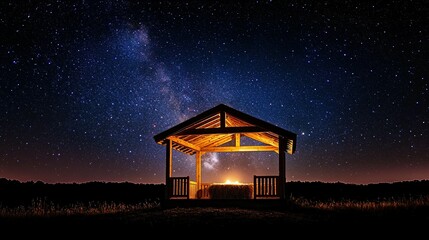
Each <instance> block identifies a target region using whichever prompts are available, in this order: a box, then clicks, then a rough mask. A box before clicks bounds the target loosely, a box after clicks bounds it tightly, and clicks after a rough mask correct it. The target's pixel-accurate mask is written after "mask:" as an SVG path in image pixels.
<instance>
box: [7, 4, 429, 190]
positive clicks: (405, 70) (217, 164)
mask: <svg viewBox="0 0 429 240" xmlns="http://www.w3.org/2000/svg"><path fill="white" fill-rule="evenodd" d="M0 6H1V9H0V22H1V24H0V36H1V37H0V56H1V58H0V61H1V65H0V71H1V74H0V94H1V99H0V109H1V111H0V177H5V178H11V179H18V180H23V181H29V180H43V181H47V182H82V181H129V182H154V183H157V182H162V181H163V179H164V172H165V170H164V168H165V165H164V164H165V160H164V157H165V149H164V147H162V146H160V145H157V144H156V143H155V142H154V140H153V136H154V135H155V134H157V133H160V132H162V131H164V130H166V129H168V128H170V127H172V126H174V125H176V124H178V123H180V122H182V121H184V120H186V119H188V118H189V117H192V116H195V115H196V114H198V113H200V112H202V111H204V110H206V109H209V108H211V107H214V106H216V105H217V104H220V103H224V104H227V105H229V106H231V107H233V108H236V109H238V110H240V111H243V112H246V113H248V114H250V115H253V116H255V117H258V118H261V119H263V120H266V121H268V122H271V123H273V124H275V125H278V126H280V127H282V128H285V129H287V130H289V131H292V132H295V133H297V134H298V144H297V152H296V154H294V155H288V156H287V176H286V177H287V179H288V180H290V181H334V182H336V181H342V182H354V183H369V182H385V181H386V182H389V181H401V180H414V179H428V178H429V151H428V149H429V101H428V94H429V90H428V88H429V86H428V85H429V84H428V77H429V74H428V73H429V70H428V67H427V66H428V64H429V60H428V56H429V55H428V53H429V52H428V46H429V45H428V39H429V33H428V27H427V22H429V21H428V16H429V14H428V11H427V9H429V6H428V4H427V3H426V2H425V1H390V2H377V3H360V2H359V1H356V2H349V1H345V2H343V1H329V2H314V3H299V2H295V1H251V2H250V1H243V2H237V3H230V4H225V3H218V2H212V3H203V2H199V1H191V2H185V1H182V2H177V3H176V1H167V2H163V1H161V2H158V1H157V2H153V1H141V2H139V1H112V2H104V3H97V2H94V1H81V2H79V3H77V2H76V3H72V2H68V1H43V2H38V1H22V2H20V1H17V2H15V1H3V2H2V3H0ZM277 169H278V164H277V154H275V153H229V154H226V153H224V154H221V153H213V154H206V155H204V157H203V182H206V181H207V182H211V181H224V180H225V179H227V178H231V180H233V181H235V180H239V181H250V180H251V179H252V176H253V175H255V174H256V175H258V174H261V175H267V174H269V175H272V174H276V173H277V172H278V170H277ZM173 175H175V176H188V175H189V176H191V178H193V176H195V158H194V156H187V155H183V154H180V153H175V155H174V173H173Z"/></svg>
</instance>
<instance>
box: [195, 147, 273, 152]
mask: <svg viewBox="0 0 429 240" xmlns="http://www.w3.org/2000/svg"><path fill="white" fill-rule="evenodd" d="M275 150H277V148H276V147H273V146H240V147H234V146H231V147H203V148H201V151H202V152H270V151H275Z"/></svg>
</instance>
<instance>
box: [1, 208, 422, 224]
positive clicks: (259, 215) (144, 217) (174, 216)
mask: <svg viewBox="0 0 429 240" xmlns="http://www.w3.org/2000/svg"><path fill="white" fill-rule="evenodd" d="M7 224H13V225H16V224H18V225H21V226H22V225H27V224H28V225H32V226H34V225H46V226H53V225H63V226H71V225H116V226H121V225H130V226H138V227H141V228H156V227H161V226H163V227H164V226H169V227H186V228H188V227H189V228H191V227H208V226H211V227H213V226H217V227H229V226H234V227H238V226H241V227H243V226H260V227H268V226H279V225H283V226H285V227H286V226H308V225H332V226H338V225H344V226H363V225H366V226H381V225H386V226H387V225H398V226H399V225H401V226H404V225H408V226H412V225H414V226H421V225H426V226H427V225H428V224H429V208H428V207H418V208H415V209H412V210H410V209H401V208H397V209H380V210H374V209H369V210H356V209H333V210H320V209H314V208H299V207H289V208H288V209H267V208H264V209H252V208H237V207H228V208H224V207H190V208H184V207H175V208H161V207H157V208H154V209H144V210H136V211H131V212H126V213H112V214H94V215H72V216H51V217H48V216H31V217H2V218H0V225H2V226H5V225H7Z"/></svg>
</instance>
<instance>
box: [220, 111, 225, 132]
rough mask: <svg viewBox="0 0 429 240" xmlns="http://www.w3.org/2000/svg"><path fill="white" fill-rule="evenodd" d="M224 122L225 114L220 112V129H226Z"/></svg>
mask: <svg viewBox="0 0 429 240" xmlns="http://www.w3.org/2000/svg"><path fill="white" fill-rule="evenodd" d="M225 120H226V116H225V112H224V111H222V112H220V127H221V128H225V127H226V124H225Z"/></svg>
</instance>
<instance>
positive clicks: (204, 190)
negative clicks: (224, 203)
mask: <svg viewBox="0 0 429 240" xmlns="http://www.w3.org/2000/svg"><path fill="white" fill-rule="evenodd" d="M210 186H211V183H201V189H200V191H198V198H200V199H208V198H209V197H210V195H209V187H210Z"/></svg>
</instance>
